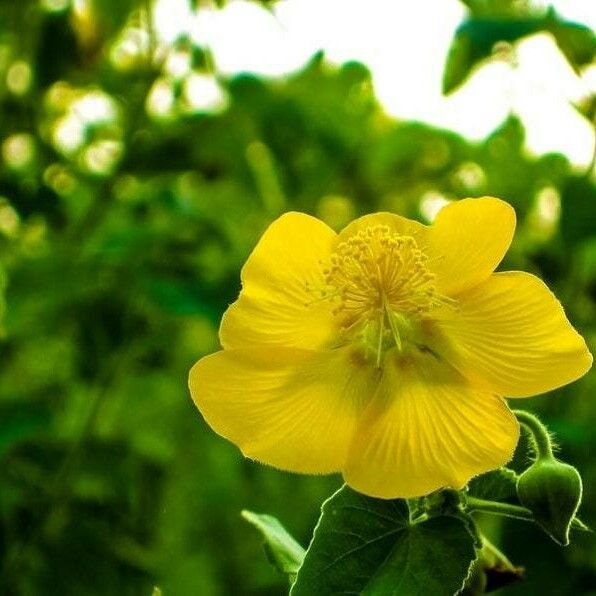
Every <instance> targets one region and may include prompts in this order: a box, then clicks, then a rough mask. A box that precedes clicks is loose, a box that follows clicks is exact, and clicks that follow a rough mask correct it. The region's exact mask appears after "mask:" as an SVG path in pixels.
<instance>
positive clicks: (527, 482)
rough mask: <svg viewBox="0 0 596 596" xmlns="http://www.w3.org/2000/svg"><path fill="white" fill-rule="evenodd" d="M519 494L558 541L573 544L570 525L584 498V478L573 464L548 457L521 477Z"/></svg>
mask: <svg viewBox="0 0 596 596" xmlns="http://www.w3.org/2000/svg"><path fill="white" fill-rule="evenodd" d="M517 496H518V497H519V500H520V502H521V504H522V505H523V506H524V507H527V508H528V509H529V510H530V511H531V512H532V513H533V515H534V518H535V520H536V522H537V523H538V524H539V525H540V527H542V529H543V530H545V531H546V532H547V533H548V534H549V535H550V536H551V537H552V538H553V539H554V540H555V541H556V542H558V543H559V544H562V545H564V546H565V545H567V544H569V528H570V526H571V522H572V521H573V518H574V517H575V513H576V512H577V509H578V507H579V504H580V502H581V498H582V479H581V476H580V475H579V473H578V471H577V470H576V469H575V468H574V467H573V466H570V465H569V464H565V463H563V462H560V461H558V460H556V459H555V458H554V457H545V458H540V459H538V460H536V461H535V462H534V463H533V464H532V465H531V466H530V467H529V468H528V469H527V470H526V471H525V472H524V473H523V474H521V475H520V477H519V478H518V480H517Z"/></svg>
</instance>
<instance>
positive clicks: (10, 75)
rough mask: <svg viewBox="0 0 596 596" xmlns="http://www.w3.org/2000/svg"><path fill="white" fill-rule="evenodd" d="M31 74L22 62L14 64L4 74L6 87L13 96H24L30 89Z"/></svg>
mask: <svg viewBox="0 0 596 596" xmlns="http://www.w3.org/2000/svg"><path fill="white" fill-rule="evenodd" d="M32 80H33V73H32V72H31V66H29V64H28V63H27V62H25V61H24V60H17V61H16V62H14V63H13V64H12V65H11V67H10V68H9V69H8V72H7V73H6V86H7V87H8V89H9V90H10V91H11V92H12V93H14V94H15V95H25V93H27V91H29V89H30V88H31V82H32Z"/></svg>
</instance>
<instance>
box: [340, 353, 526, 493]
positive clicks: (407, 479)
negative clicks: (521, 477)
mask: <svg viewBox="0 0 596 596" xmlns="http://www.w3.org/2000/svg"><path fill="white" fill-rule="evenodd" d="M518 437H519V426H518V423H517V420H516V418H515V416H514V415H513V413H512V412H511V411H510V410H509V408H508V407H507V405H506V404H505V402H504V401H503V400H502V399H501V398H500V397H497V396H496V395H493V394H491V393H487V392H483V391H479V390H476V389H474V388H473V387H471V386H470V384H469V383H467V382H466V380H465V379H464V378H463V377H462V376H461V375H460V374H459V373H458V372H457V371H455V370H454V369H453V368H451V367H450V366H449V365H447V364H446V363H444V362H440V361H439V360H437V359H436V358H435V357H434V356H432V355H430V354H424V353H420V354H418V355H417V356H415V357H412V358H410V359H408V360H398V359H392V358H388V361H387V362H386V366H385V370H384V373H383V380H382V382H381V384H380V386H379V390H378V393H377V395H375V397H374V398H373V399H372V400H371V402H370V403H369V405H368V406H367V409H366V411H365V413H364V415H363V417H362V419H361V421H360V423H359V425H358V430H357V431H356V434H355V437H354V440H353V442H352V444H351V446H350V451H349V454H348V463H347V465H346V467H345V468H344V472H343V474H344V478H345V480H346V482H347V483H348V485H350V486H351V487H352V488H354V489H355V490H357V491H359V492H362V493H364V494H367V495H370V496H373V497H379V498H383V499H391V498H396V497H399V498H411V497H419V496H422V495H426V494H428V493H430V492H432V491H434V490H437V489H440V488H443V487H452V488H455V489H461V488H463V487H464V486H465V485H466V483H467V482H468V481H469V480H470V479H471V478H472V477H473V476H476V475H477V474H481V473H483V472H486V471H488V470H492V469H494V468H498V467H500V466H502V465H504V464H505V463H507V462H508V461H509V460H510V459H511V457H512V455H513V451H514V449H515V445H516V444H517V440H518Z"/></svg>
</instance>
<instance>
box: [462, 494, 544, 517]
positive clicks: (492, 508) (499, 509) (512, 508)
mask: <svg viewBox="0 0 596 596" xmlns="http://www.w3.org/2000/svg"><path fill="white" fill-rule="evenodd" d="M467 510H468V511H469V512H474V511H482V512H484V513H494V514H495V515H505V516H506V517H513V518H515V519H523V520H525V521H534V516H533V515H532V512H531V511H530V510H529V509H526V508H525V507H521V506H520V505H511V504H510V503H500V502H498V501H489V500H487V499H479V498H478V497H468V499H467Z"/></svg>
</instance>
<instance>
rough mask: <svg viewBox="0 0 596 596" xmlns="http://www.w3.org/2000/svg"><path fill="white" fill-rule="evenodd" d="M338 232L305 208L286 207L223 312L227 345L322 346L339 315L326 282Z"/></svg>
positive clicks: (222, 335) (223, 341) (222, 332)
mask: <svg viewBox="0 0 596 596" xmlns="http://www.w3.org/2000/svg"><path fill="white" fill-rule="evenodd" d="M335 238H336V234H335V232H334V231H333V230H332V229H331V228H329V227H328V226H327V225H326V224H324V223H323V222H322V221H319V220H318V219H316V218H314V217H310V216H309V215H305V214H304V213H293V212H292V213H286V214H285V215H282V216H281V217H280V218H279V219H277V220H275V221H274V222H273V223H272V224H271V225H270V226H269V228H268V229H267V230H266V231H265V233H264V234H263V236H262V237H261V239H260V240H259V243H258V244H257V246H256V247H255V249H254V250H253V252H252V254H251V255H250V257H249V258H248V261H247V262H246V264H245V265H244V267H243V268H242V273H241V277H242V291H241V292H240V297H239V298H238V300H237V301H236V302H234V304H232V305H231V306H230V308H229V309H228V310H227V311H226V313H225V314H224V316H223V319H222V322H221V327H220V330H219V337H220V341H221V344H222V346H223V347H224V348H243V347H246V346H247V345H254V344H257V345H259V344H269V345H285V346H290V347H300V348H309V349H316V348H318V347H320V346H322V345H324V344H326V343H327V342H328V340H329V338H330V336H331V335H332V334H333V332H334V325H335V321H334V318H333V315H332V313H331V304H330V303H329V302H328V301H321V300H317V297H318V295H317V293H316V291H313V290H312V289H311V290H310V291H309V288H314V289H315V290H316V288H322V287H323V283H324V282H323V277H322V271H321V269H322V267H321V261H323V260H325V259H326V258H328V257H329V255H330V254H331V250H332V244H333V242H334V241H335Z"/></svg>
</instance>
